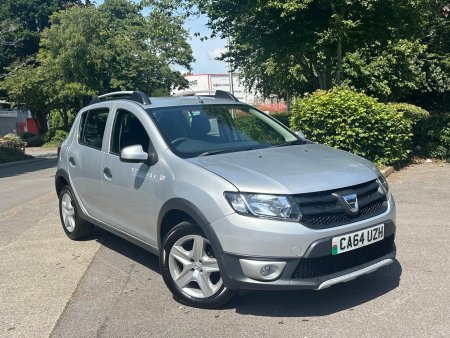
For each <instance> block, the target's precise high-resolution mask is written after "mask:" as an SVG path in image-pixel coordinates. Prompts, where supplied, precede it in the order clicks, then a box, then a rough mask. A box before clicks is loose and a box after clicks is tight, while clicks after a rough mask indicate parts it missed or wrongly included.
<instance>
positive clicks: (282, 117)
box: [270, 113, 291, 127]
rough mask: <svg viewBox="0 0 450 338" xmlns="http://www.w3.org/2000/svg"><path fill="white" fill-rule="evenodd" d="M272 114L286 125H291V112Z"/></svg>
mask: <svg viewBox="0 0 450 338" xmlns="http://www.w3.org/2000/svg"><path fill="white" fill-rule="evenodd" d="M270 116H272V117H273V118H275V119H277V120H278V121H280V122H281V123H283V124H284V125H285V126H286V127H289V126H290V121H289V118H290V117H291V114H289V113H274V114H271V115H270Z"/></svg>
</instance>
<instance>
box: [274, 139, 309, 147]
mask: <svg viewBox="0 0 450 338" xmlns="http://www.w3.org/2000/svg"><path fill="white" fill-rule="evenodd" d="M299 144H305V143H304V142H302V141H301V140H294V141H287V142H283V143H280V144H277V145H276V146H274V147H284V146H296V145H299Z"/></svg>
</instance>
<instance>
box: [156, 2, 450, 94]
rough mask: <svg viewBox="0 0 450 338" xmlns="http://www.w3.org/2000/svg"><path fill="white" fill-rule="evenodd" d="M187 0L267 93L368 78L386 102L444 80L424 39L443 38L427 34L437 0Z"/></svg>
mask: <svg viewBox="0 0 450 338" xmlns="http://www.w3.org/2000/svg"><path fill="white" fill-rule="evenodd" d="M162 1H163V2H165V1H164V0H162ZM193 2H194V3H197V4H198V8H199V11H200V12H203V13H205V14H207V15H208V18H209V23H208V24H209V26H210V27H211V29H212V30H213V35H220V36H222V37H230V38H231V39H232V48H231V51H230V53H228V54H225V55H224V56H223V58H228V57H231V59H232V62H233V65H234V67H236V68H239V69H240V71H241V73H242V74H243V76H244V78H245V83H246V84H247V86H248V87H251V88H255V89H257V90H259V91H260V92H262V93H263V94H266V95H267V94H270V93H274V94H279V95H280V94H281V95H286V94H287V93H289V92H291V93H293V94H302V93H303V92H305V91H312V90H315V89H329V88H331V87H333V86H336V85H341V84H344V83H347V84H352V85H355V86H366V85H368V84H369V85H370V86H372V87H373V89H374V91H373V92H374V93H375V94H377V95H380V98H382V99H385V100H387V99H391V98H401V97H405V96H406V95H408V94H411V93H412V92H413V91H414V90H424V88H426V86H429V85H430V84H431V83H432V82H433V81H435V79H436V78H439V81H440V82H441V83H442V82H446V79H445V78H443V76H444V75H445V74H444V73H445V72H440V71H436V70H438V69H439V68H440V67H441V61H437V60H438V58H436V57H434V58H433V56H432V48H431V45H432V44H433V43H432V41H428V40H429V37H430V36H432V37H433V36H436V37H437V36H439V37H440V36H442V33H436V32H437V29H435V30H434V32H435V34H431V35H430V33H431V32H432V31H433V29H434V28H433V27H436V22H437V21H439V20H443V14H442V10H441V8H442V6H443V5H439V4H440V3H441V2H442V1H438V0H424V1H415V0H404V1H397V0H384V1H373V0H337V1H328V0H292V1H280V0H275V1H249V0H247V1H238V2H236V1H230V0H216V1H211V0H197V1H188V6H187V8H190V7H189V6H190V4H192V3H193ZM440 27H442V25H441V26H440ZM446 27H447V26H446ZM445 29H446V31H447V32H448V27H447V28H445ZM431 40H433V41H435V44H442V43H444V44H445V45H446V46H448V42H447V43H446V42H445V41H448V40H445V41H441V40H440V38H439V39H436V38H434V39H431ZM438 40H439V41H441V42H438ZM439 53H440V55H442V53H444V50H443V49H442V48H441V49H440V51H439ZM386 58H388V60H387V61H386V62H383V60H385V59H386ZM380 64H381V65H382V68H383V69H382V71H381V72H380V73H377V71H376V68H377V66H380ZM432 65H434V66H432ZM430 67H431V68H430ZM428 68H429V69H430V70H428ZM403 71H405V72H403ZM360 76H361V77H362V78H360ZM380 78H381V82H382V87H383V88H379V86H378V84H377V83H376V82H378V81H380ZM444 85H447V84H446V83H444ZM361 88H362V89H364V87H361ZM432 90H442V87H441V88H439V89H438V88H437V87H436V86H434V87H433V89H432Z"/></svg>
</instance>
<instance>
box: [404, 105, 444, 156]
mask: <svg viewBox="0 0 450 338" xmlns="http://www.w3.org/2000/svg"><path fill="white" fill-rule="evenodd" d="M413 142H414V152H415V153H416V154H417V155H419V156H422V157H431V158H436V159H440V160H447V161H449V162H450V113H445V112H440V113H433V114H431V115H430V117H429V118H427V119H425V120H422V121H419V122H417V124H416V125H415V126H414V138H413Z"/></svg>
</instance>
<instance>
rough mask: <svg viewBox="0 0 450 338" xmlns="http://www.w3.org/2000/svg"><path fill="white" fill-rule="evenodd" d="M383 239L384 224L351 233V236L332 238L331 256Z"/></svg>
mask: <svg viewBox="0 0 450 338" xmlns="http://www.w3.org/2000/svg"><path fill="white" fill-rule="evenodd" d="M383 238H384V224H378V225H376V226H374V227H371V228H368V229H364V230H360V231H356V232H353V233H351V234H346V235H342V236H339V237H333V239H332V240H331V243H332V245H331V254H332V255H339V254H341V253H343V252H347V251H352V250H355V249H358V248H362V247H363V246H366V245H370V244H372V243H375V242H378V241H381V240H382V239H383Z"/></svg>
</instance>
